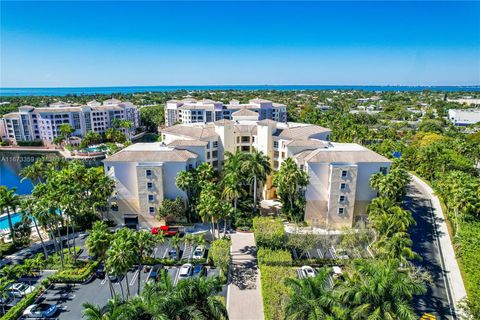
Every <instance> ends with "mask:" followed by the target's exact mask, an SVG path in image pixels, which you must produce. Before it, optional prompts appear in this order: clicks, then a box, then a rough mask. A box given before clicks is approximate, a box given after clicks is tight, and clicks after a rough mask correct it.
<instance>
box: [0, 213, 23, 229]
mask: <svg viewBox="0 0 480 320" xmlns="http://www.w3.org/2000/svg"><path fill="white" fill-rule="evenodd" d="M10 217H11V218H12V225H14V224H15V223H17V222H20V221H22V214H21V213H20V212H16V213H11V214H10ZM9 228H10V226H9V225H8V216H7V215H4V216H3V217H0V230H3V229H9Z"/></svg>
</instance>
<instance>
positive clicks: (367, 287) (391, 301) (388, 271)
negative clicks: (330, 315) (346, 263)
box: [339, 260, 426, 320]
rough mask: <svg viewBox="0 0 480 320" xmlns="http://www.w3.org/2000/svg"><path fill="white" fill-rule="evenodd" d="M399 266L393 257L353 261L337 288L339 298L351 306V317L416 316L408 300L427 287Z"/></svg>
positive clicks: (400, 319)
mask: <svg viewBox="0 0 480 320" xmlns="http://www.w3.org/2000/svg"><path fill="white" fill-rule="evenodd" d="M399 267H400V265H399V262H398V261H396V260H385V261H382V260H358V261H356V262H355V271H354V272H353V274H352V275H346V277H347V279H346V281H345V282H344V283H343V285H342V286H341V287H340V289H339V297H340V299H341V302H342V303H343V304H345V305H346V306H347V307H348V308H349V309H350V310H351V312H350V315H349V318H350V319H353V320H357V319H361V320H363V319H388V320H394V319H398V320H414V319H418V317H417V316H416V314H415V312H414V311H413V308H412V306H411V302H412V299H413V296H414V295H417V294H422V293H424V292H425V291H426V287H425V285H424V284H423V282H422V281H421V280H419V279H417V278H414V277H412V276H411V274H409V273H408V272H407V271H401V269H400V268H399Z"/></svg>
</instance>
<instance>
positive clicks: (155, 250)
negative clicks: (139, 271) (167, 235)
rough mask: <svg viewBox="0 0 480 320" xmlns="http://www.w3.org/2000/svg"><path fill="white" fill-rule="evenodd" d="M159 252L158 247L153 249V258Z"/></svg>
mask: <svg viewBox="0 0 480 320" xmlns="http://www.w3.org/2000/svg"><path fill="white" fill-rule="evenodd" d="M157 251H158V247H155V249H153V257H154V258H155V254H157Z"/></svg>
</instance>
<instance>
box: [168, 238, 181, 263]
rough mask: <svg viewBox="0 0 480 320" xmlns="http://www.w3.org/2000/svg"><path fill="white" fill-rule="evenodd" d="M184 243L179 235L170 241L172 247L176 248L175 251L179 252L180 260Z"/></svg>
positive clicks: (178, 257)
mask: <svg viewBox="0 0 480 320" xmlns="http://www.w3.org/2000/svg"><path fill="white" fill-rule="evenodd" d="M182 242H183V239H182V238H180V235H179V234H178V233H177V234H176V235H174V236H173V237H172V239H170V243H171V245H172V247H174V248H175V251H176V252H177V259H180V244H181V243H182Z"/></svg>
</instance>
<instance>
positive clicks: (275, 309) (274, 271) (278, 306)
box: [260, 266, 295, 320]
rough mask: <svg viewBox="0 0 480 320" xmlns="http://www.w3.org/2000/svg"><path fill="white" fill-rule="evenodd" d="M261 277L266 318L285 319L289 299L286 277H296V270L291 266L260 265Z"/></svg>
mask: <svg viewBox="0 0 480 320" xmlns="http://www.w3.org/2000/svg"><path fill="white" fill-rule="evenodd" d="M260 277H261V282H262V296H263V312H264V316H265V320H277V319H284V318H285V314H284V310H285V306H286V304H287V300H288V289H287V287H286V285H285V279H287V278H294V277H295V270H294V269H293V268H291V267H273V266H260Z"/></svg>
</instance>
